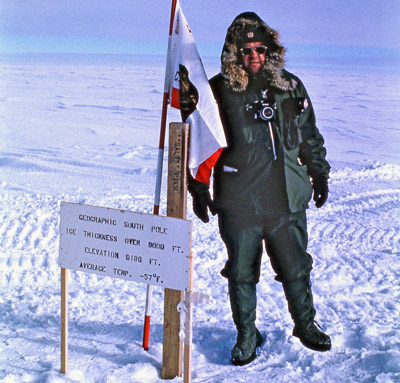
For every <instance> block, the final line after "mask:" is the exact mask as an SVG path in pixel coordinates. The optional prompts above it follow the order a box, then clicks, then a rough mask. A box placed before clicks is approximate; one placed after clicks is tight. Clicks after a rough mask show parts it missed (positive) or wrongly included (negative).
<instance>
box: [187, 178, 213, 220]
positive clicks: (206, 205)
mask: <svg viewBox="0 0 400 383" xmlns="http://www.w3.org/2000/svg"><path fill="white" fill-rule="evenodd" d="M189 192H190V194H191V195H192V197H193V212H194V214H196V216H197V217H198V218H200V219H201V220H202V221H203V222H204V223H207V222H209V221H210V219H209V217H208V209H210V211H211V213H212V215H215V214H216V213H217V210H216V208H215V206H214V202H213V200H212V199H211V195H210V191H209V187H208V185H206V184H204V183H202V182H199V181H196V180H195V179H193V178H192V177H191V176H189Z"/></svg>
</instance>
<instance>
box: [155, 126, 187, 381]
mask: <svg viewBox="0 0 400 383" xmlns="http://www.w3.org/2000/svg"><path fill="white" fill-rule="evenodd" d="M188 136H189V124H185V123H172V124H170V130H169V150H168V192H167V215H168V216H169V217H175V218H183V219H186V208H187V186H186V167H187V148H188ZM183 299H184V294H183V291H178V290H172V289H165V296H164V337H163V362H162V370H161V378H162V379H173V378H175V377H176V376H182V341H181V340H180V339H179V331H180V315H179V312H178V310H177V306H178V304H179V302H181V301H182V300H183Z"/></svg>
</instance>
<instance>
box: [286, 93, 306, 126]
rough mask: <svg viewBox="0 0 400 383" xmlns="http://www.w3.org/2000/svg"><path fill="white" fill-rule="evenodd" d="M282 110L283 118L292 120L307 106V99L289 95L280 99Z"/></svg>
mask: <svg viewBox="0 0 400 383" xmlns="http://www.w3.org/2000/svg"><path fill="white" fill-rule="evenodd" d="M281 105H282V112H283V116H284V118H285V120H293V119H295V118H296V117H298V116H300V114H301V113H303V112H304V111H305V110H307V108H308V101H307V99H306V98H304V97H291V98H287V99H285V100H283V101H282V104H281Z"/></svg>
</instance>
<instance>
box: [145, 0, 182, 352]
mask: <svg viewBox="0 0 400 383" xmlns="http://www.w3.org/2000/svg"><path fill="white" fill-rule="evenodd" d="M176 1H177V0H172V4H171V17H170V24H169V35H168V51H169V47H170V41H171V36H172V28H173V24H174V16H175V9H176ZM168 54H169V52H168V53H167V60H168ZM167 75H168V73H167V71H165V76H167ZM168 103H169V90H168V89H164V96H163V103H162V111H161V126H160V140H159V144H158V160H157V176H156V188H155V193H154V207H153V214H154V215H159V212H160V196H161V180H162V169H163V161H164V144H165V131H166V126H167V110H168ZM152 293H153V286H152V285H147V291H146V308H145V315H144V328H143V348H144V349H145V350H148V349H149V338H150V317H151V298H152Z"/></svg>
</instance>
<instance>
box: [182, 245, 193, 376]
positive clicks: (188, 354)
mask: <svg viewBox="0 0 400 383" xmlns="http://www.w3.org/2000/svg"><path fill="white" fill-rule="evenodd" d="M189 267H190V272H189V277H190V278H189V291H190V292H192V291H193V255H192V252H190V266H189ZM186 315H187V316H188V320H187V327H188V328H187V329H186V331H187V333H188V335H189V339H185V340H186V342H185V346H184V355H183V361H184V366H183V382H184V383H191V382H192V338H193V332H192V327H193V304H192V303H189V309H188V312H187V313H186Z"/></svg>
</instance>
